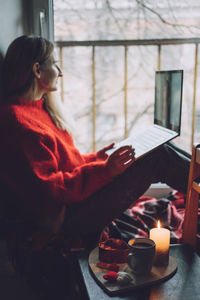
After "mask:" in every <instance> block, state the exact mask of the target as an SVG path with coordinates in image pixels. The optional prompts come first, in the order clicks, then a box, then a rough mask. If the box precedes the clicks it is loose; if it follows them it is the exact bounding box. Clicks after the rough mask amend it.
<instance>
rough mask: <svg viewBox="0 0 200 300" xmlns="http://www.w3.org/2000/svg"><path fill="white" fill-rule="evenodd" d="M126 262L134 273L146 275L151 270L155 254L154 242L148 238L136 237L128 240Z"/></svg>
mask: <svg viewBox="0 0 200 300" xmlns="http://www.w3.org/2000/svg"><path fill="white" fill-rule="evenodd" d="M128 245H129V254H128V257H127V263H128V265H129V267H130V268H131V269H132V271H133V273H134V274H135V275H147V274H149V273H150V272H151V268H152V265H153V260H154V256H155V243H154V241H153V240H151V239H149V238H136V239H131V240H130V241H129V242H128Z"/></svg>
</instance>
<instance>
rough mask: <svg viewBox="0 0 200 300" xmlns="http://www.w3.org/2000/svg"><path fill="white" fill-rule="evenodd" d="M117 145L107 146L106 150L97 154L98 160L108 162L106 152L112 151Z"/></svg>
mask: <svg viewBox="0 0 200 300" xmlns="http://www.w3.org/2000/svg"><path fill="white" fill-rule="evenodd" d="M114 144H115V143H112V144H110V145H109V146H106V147H105V148H103V149H101V150H99V151H98V152H97V156H96V158H97V160H106V158H107V157H108V154H106V151H107V150H109V149H112V148H113V146H114Z"/></svg>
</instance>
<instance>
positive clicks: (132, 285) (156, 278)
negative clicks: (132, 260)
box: [88, 247, 177, 295]
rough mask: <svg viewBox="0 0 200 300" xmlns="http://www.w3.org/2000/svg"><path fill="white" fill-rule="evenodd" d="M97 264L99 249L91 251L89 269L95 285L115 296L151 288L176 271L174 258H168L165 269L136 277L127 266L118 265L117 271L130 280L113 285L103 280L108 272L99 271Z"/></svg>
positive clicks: (161, 268) (155, 269) (156, 268)
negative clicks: (124, 274) (125, 273)
mask: <svg viewBox="0 0 200 300" xmlns="http://www.w3.org/2000/svg"><path fill="white" fill-rule="evenodd" d="M98 262H99V249H98V247H96V248H95V249H93V250H92V251H91V253H90V255H89V261H88V263H89V267H90V270H91V272H92V275H93V276H94V278H95V280H96V281H97V283H98V284H99V285H100V286H101V287H102V288H103V289H104V290H105V292H106V293H107V294H109V295H117V294H120V293H122V292H127V291H130V290H135V289H139V288H143V287H147V286H151V285H153V284H156V283H160V282H162V281H164V280H167V279H169V278H171V277H172V276H173V275H174V274H175V273H176V270H177V262H176V260H175V258H174V257H172V256H170V257H169V264H168V266H167V267H156V266H153V267H152V271H151V273H150V274H149V275H143V276H141V275H140V276H136V275H134V274H133V272H132V270H131V269H130V268H129V266H128V265H127V264H126V263H125V264H118V265H119V266H120V270H119V271H123V272H127V273H129V274H130V276H131V278H132V280H131V281H130V282H129V283H128V284H126V285H121V284H119V283H118V282H117V281H116V282H114V283H111V282H107V281H106V280H104V279H103V275H104V274H106V273H108V272H109V271H108V270H106V269H101V268H98V267H97V266H96V264H97V263H98Z"/></svg>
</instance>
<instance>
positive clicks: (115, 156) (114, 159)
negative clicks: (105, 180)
mask: <svg viewBox="0 0 200 300" xmlns="http://www.w3.org/2000/svg"><path fill="white" fill-rule="evenodd" d="M134 161H135V149H133V148H132V146H123V147H121V148H119V149H117V150H116V151H115V152H113V153H112V154H111V155H110V156H109V157H108V158H107V161H106V165H107V169H108V172H109V174H110V175H111V176H112V177H113V176H116V175H119V174H121V173H123V172H124V171H125V170H126V169H127V168H128V167H129V166H131V165H132V164H133V163H134Z"/></svg>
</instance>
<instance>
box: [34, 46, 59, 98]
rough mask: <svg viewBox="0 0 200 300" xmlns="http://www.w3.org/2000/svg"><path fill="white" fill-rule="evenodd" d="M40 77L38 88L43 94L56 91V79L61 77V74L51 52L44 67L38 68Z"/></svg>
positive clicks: (54, 56)
mask: <svg viewBox="0 0 200 300" xmlns="http://www.w3.org/2000/svg"><path fill="white" fill-rule="evenodd" d="M40 71H41V76H40V80H39V87H40V89H41V90H42V91H43V92H45V93H46V92H52V91H56V90H57V84H58V77H61V76H62V72H61V70H60V68H59V66H58V61H57V60H56V55H55V53H54V52H53V53H52V54H51V55H50V57H49V59H48V60H47V61H46V62H45V64H44V65H42V66H40Z"/></svg>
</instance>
